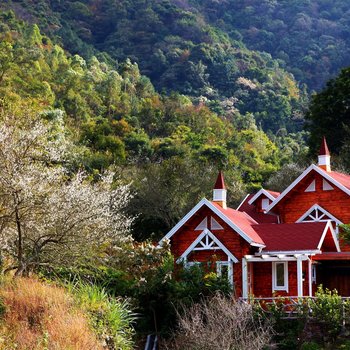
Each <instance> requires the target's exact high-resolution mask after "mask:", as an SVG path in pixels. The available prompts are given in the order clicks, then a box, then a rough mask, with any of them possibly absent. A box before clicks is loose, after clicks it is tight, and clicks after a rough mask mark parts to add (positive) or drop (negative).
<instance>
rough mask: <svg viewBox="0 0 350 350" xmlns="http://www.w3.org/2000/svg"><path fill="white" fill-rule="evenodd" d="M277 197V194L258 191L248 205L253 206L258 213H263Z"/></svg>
mask: <svg viewBox="0 0 350 350" xmlns="http://www.w3.org/2000/svg"><path fill="white" fill-rule="evenodd" d="M278 195H279V193H278V192H273V191H268V190H265V189H263V188H262V189H261V190H259V191H258V192H257V193H256V194H255V195H254V196H253V197H252V198H251V199H250V200H249V201H248V204H250V205H253V206H254V207H255V209H256V212H258V213H265V212H266V209H267V208H268V207H269V205H270V204H271V203H272V202H273V201H274V200H275V198H276V197H277V196H278Z"/></svg>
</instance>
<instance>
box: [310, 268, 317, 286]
mask: <svg viewBox="0 0 350 350" xmlns="http://www.w3.org/2000/svg"><path fill="white" fill-rule="evenodd" d="M316 277H317V275H316V265H312V266H311V279H312V283H316Z"/></svg>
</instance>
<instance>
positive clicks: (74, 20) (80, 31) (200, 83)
mask: <svg viewBox="0 0 350 350" xmlns="http://www.w3.org/2000/svg"><path fill="white" fill-rule="evenodd" d="M3 7H7V8H12V9H14V10H15V11H16V13H17V14H18V15H19V16H20V17H22V18H24V19H26V20H30V21H32V22H38V23H39V26H40V27H41V28H42V30H44V31H45V32H46V33H48V35H50V36H51V37H54V38H56V39H58V40H59V41H61V42H62V44H63V46H64V48H65V49H67V50H68V51H69V52H70V53H72V54H74V53H78V54H79V55H82V56H83V57H84V58H90V57H91V56H92V55H93V54H97V53H98V52H99V53H100V54H99V56H98V57H101V58H102V59H103V60H107V61H109V62H113V61H114V60H117V61H118V62H120V63H121V62H124V61H125V60H126V59H127V58H129V59H130V60H131V62H136V63H137V64H138V65H139V68H140V71H141V73H142V74H144V75H146V76H148V77H149V78H150V79H151V81H152V83H153V84H154V86H155V88H156V89H157V91H164V92H167V93H169V92H171V91H176V92H179V93H183V94H186V95H190V96H194V97H200V98H201V100H203V101H204V102H205V103H206V104H207V105H208V106H210V107H211V108H212V110H214V111H216V112H219V113H220V114H225V109H224V108H222V103H224V105H225V106H227V105H230V106H231V107H232V108H231V109H234V110H237V111H239V113H240V114H241V115H247V114H252V115H253V116H254V118H255V120H256V122H257V124H258V125H261V127H262V128H263V129H264V130H265V131H268V130H270V131H272V132H276V131H278V130H279V129H280V128H287V129H288V131H297V130H298V131H299V130H300V129H301V127H302V115H303V112H304V110H305V107H306V103H307V95H306V94H305V89H304V88H302V89H301V90H300V89H299V87H298V83H297V82H296V81H295V80H294V78H293V77H292V76H291V75H290V74H289V73H287V72H286V71H285V70H283V69H281V68H280V64H279V62H278V61H277V60H274V59H272V58H271V56H270V55H269V54H267V53H263V52H257V51H251V50H249V49H247V48H246V47H245V45H244V43H243V41H242V40H241V38H240V37H239V36H238V37H232V36H231V37H230V35H229V33H228V32H227V31H224V30H221V29H219V28H218V27H216V26H212V25H210V24H209V23H208V22H207V21H206V19H205V18H204V17H203V15H201V14H200V13H197V12H196V11H193V10H191V9H186V8H183V6H178V5H177V4H176V3H173V2H171V1H160V2H159V1H156V0H152V1H133V2H130V1H117V2H116V1H103V2H101V1H95V0H91V1H88V2H78V1H51V2H47V1H45V0H42V1H39V2H19V1H9V2H8V3H7V4H4V5H3ZM101 52H106V53H107V54H108V55H106V54H101ZM226 100H228V101H226ZM220 102H221V103H220ZM225 102H226V103H225Z"/></svg>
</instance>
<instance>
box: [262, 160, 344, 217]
mask: <svg viewBox="0 0 350 350" xmlns="http://www.w3.org/2000/svg"><path fill="white" fill-rule="evenodd" d="M312 170H315V171H316V172H317V173H318V174H320V175H321V176H323V177H324V178H325V179H326V180H328V181H329V182H331V183H332V184H333V185H335V186H337V187H338V188H339V189H341V190H342V191H343V192H345V193H346V194H347V195H349V196H350V190H349V189H348V188H347V187H345V186H344V185H342V184H341V183H340V182H338V181H336V180H335V179H333V178H332V177H331V176H330V175H329V174H328V173H327V172H326V171H325V170H323V169H321V168H320V167H318V166H317V165H315V164H311V165H310V166H309V167H308V168H307V169H305V170H304V172H303V173H301V174H300V175H299V176H298V177H297V178H296V179H295V180H294V181H293V182H292V183H291V184H290V185H289V186H288V187H287V188H286V189H285V190H284V191H283V192H282V193H281V194H280V195H279V196H278V197H277V198H276V199H275V200H274V201H273V202H272V203H271V204H270V206H269V207H268V208H267V209H266V211H267V212H269V211H270V210H271V209H272V208H273V207H275V206H276V204H277V203H279V202H280V201H281V200H282V198H284V197H285V196H286V195H287V194H288V193H289V192H290V191H291V190H292V189H293V188H294V187H295V186H296V185H297V184H298V183H299V182H300V181H301V180H302V179H303V178H304V177H306V176H307V175H308V174H309V173H310V172H311V171H312Z"/></svg>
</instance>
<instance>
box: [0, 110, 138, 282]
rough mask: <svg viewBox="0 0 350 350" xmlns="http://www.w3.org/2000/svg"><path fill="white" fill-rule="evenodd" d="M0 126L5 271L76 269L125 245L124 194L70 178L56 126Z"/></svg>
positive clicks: (9, 119)
mask: <svg viewBox="0 0 350 350" xmlns="http://www.w3.org/2000/svg"><path fill="white" fill-rule="evenodd" d="M0 119H1V126H0V148H1V153H0V173H1V175H0V194H1V216H0V223H1V230H0V234H1V249H2V254H3V255H4V257H5V258H7V259H10V260H9V262H10V263H11V265H10V266H9V267H8V270H10V269H16V274H19V275H20V274H27V273H28V272H29V271H30V270H33V269H34V268H36V267H37V266H39V265H41V264H51V265H54V264H73V263H74V262H75V261H76V260H77V259H79V258H80V259H81V258H83V257H89V258H93V256H94V255H95V256H96V251H97V250H98V248H99V247H101V246H102V245H106V244H112V245H113V244H116V245H121V244H123V242H125V241H126V240H127V239H128V236H127V233H128V228H129V226H130V223H131V219H130V218H129V217H127V216H125V215H124V214H123V213H122V210H123V208H124V207H125V205H126V203H127V202H128V199H129V190H128V186H118V187H116V188H115V189H112V181H113V174H106V175H105V176H101V179H100V181H96V182H94V183H92V182H91V181H88V179H87V177H86V175H85V174H84V173H82V172H78V173H77V174H75V175H73V176H71V177H70V178H69V177H68V175H69V173H68V169H67V168H66V167H64V166H63V163H64V162H65V161H66V153H67V152H66V148H67V145H66V142H65V140H64V134H61V133H60V132H59V130H58V131H57V128H56V129H55V127H56V125H55V122H57V121H53V123H49V122H48V123H46V124H45V123H44V122H43V121H42V120H41V118H40V117H38V116H32V115H30V114H29V113H26V112H25V113H24V114H23V115H17V116H15V115H12V114H7V113H2V114H1V115H0Z"/></svg>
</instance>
